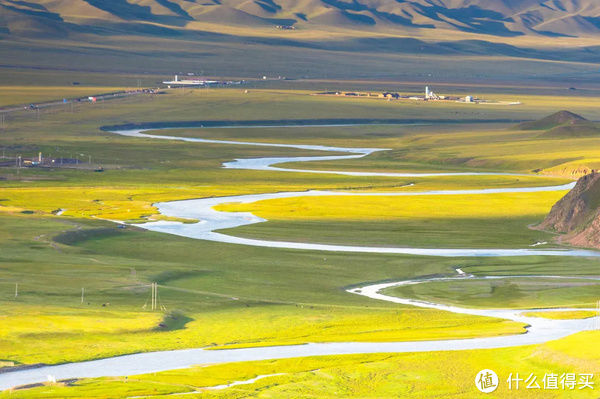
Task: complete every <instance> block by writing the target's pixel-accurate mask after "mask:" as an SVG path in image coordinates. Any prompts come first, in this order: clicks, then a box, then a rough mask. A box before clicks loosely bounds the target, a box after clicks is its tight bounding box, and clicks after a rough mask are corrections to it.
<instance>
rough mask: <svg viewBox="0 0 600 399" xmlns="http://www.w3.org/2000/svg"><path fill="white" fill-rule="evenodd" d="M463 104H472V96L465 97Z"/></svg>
mask: <svg viewBox="0 0 600 399" xmlns="http://www.w3.org/2000/svg"><path fill="white" fill-rule="evenodd" d="M465 102H466V103H472V102H473V96H466V97H465Z"/></svg>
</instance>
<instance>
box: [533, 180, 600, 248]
mask: <svg viewBox="0 0 600 399" xmlns="http://www.w3.org/2000/svg"><path fill="white" fill-rule="evenodd" d="M538 228H539V229H542V230H549V231H554V232H557V233H562V234H564V235H563V236H562V237H561V238H560V241H561V242H564V243H567V244H571V245H575V246H581V247H589V248H600V173H596V172H592V173H591V174H589V175H586V176H583V177H582V178H580V179H579V180H578V181H577V184H576V185H575V187H574V188H573V189H572V190H571V191H569V193H567V195H565V196H564V197H563V198H562V199H561V200H560V201H558V202H557V203H556V204H555V205H554V206H553V207H552V210H551V211H550V213H549V214H548V216H547V217H546V219H545V220H544V221H543V222H542V223H541V224H540V225H539V226H538Z"/></svg>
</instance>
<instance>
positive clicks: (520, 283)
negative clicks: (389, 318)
mask: <svg viewBox="0 0 600 399" xmlns="http://www.w3.org/2000/svg"><path fill="white" fill-rule="evenodd" d="M599 288H600V283H599V282H598V281H590V280H578V279H568V280H565V279H548V278H543V277H535V278H506V279H498V280H470V281H466V280H465V281H456V282H452V283H445V282H432V283H426V284H417V285H414V286H410V287H409V286H406V287H396V288H392V289H389V293H390V294H392V295H398V296H403V297H412V298H419V299H427V300H433V301H436V300H443V301H445V302H448V303H454V304H460V305H462V306H474V307H489V308H507V307H525V308H533V307H536V303H544V304H545V306H549V307H555V306H557V307H558V306H565V305H567V306H570V307H588V308H590V307H594V304H595V303H596V302H597V300H596V298H597V296H598V289H599Z"/></svg>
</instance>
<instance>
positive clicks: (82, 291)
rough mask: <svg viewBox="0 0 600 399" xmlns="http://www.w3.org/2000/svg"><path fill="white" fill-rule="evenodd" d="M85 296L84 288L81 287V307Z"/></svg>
mask: <svg viewBox="0 0 600 399" xmlns="http://www.w3.org/2000/svg"><path fill="white" fill-rule="evenodd" d="M84 294H85V288H83V287H81V304H82V305H83V296H84Z"/></svg>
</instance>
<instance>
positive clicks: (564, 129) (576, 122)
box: [517, 111, 600, 138]
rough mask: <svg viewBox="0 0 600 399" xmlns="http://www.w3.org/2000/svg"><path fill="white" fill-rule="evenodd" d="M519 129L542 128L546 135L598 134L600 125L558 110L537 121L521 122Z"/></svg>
mask: <svg viewBox="0 0 600 399" xmlns="http://www.w3.org/2000/svg"><path fill="white" fill-rule="evenodd" d="M517 128H518V129H520V130H543V131H545V132H544V136H546V137H560V138H568V137H591V136H600V127H599V126H598V124H597V123H594V122H591V121H589V120H587V119H585V118H584V117H582V116H580V115H577V114H574V113H572V112H569V111H559V112H556V113H554V114H552V115H549V116H547V117H545V118H542V119H540V120H537V121H530V122H523V123H520V124H519V125H518V126H517Z"/></svg>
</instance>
